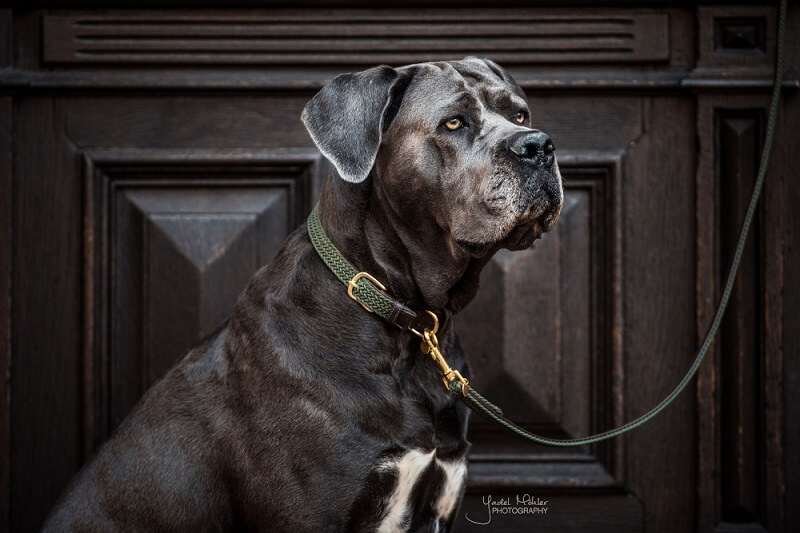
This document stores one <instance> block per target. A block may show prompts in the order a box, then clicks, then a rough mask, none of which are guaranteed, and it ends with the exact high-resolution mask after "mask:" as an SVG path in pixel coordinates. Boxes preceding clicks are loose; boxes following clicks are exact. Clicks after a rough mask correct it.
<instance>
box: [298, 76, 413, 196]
mask: <svg viewBox="0 0 800 533" xmlns="http://www.w3.org/2000/svg"><path fill="white" fill-rule="evenodd" d="M406 79H407V76H401V75H400V74H399V73H398V72H397V71H396V70H395V69H393V68H391V67H388V66H386V65H381V66H379V67H374V68H371V69H369V70H365V71H363V72H357V73H355V74H342V75H341V76H337V77H336V78H334V79H333V81H331V82H330V83H329V84H328V85H326V86H325V87H323V88H322V90H320V91H319V92H318V93H317V94H316V95H315V96H314V98H312V99H311V100H310V101H309V102H308V103H307V104H306V106H305V108H303V113H302V115H301V118H302V120H303V124H305V126H306V129H307V130H308V133H310V134H311V139H313V141H314V143H315V144H316V145H317V148H319V150H320V152H322V154H323V155H324V156H325V157H327V158H328V159H329V160H330V161H331V162H332V163H333V164H334V166H336V170H338V171H339V175H340V176H341V177H342V178H344V179H345V180H346V181H349V182H352V183H360V182H362V181H364V180H365V179H367V176H368V175H369V173H370V171H371V170H372V165H374V164H375V156H376V155H377V153H378V147H379V146H380V144H381V136H382V135H383V133H384V132H385V131H386V129H387V128H388V125H389V122H391V120H392V119H393V118H394V115H396V114H397V110H398V108H399V100H401V99H402V94H398V93H401V92H402V91H399V90H398V89H399V87H400V86H401V85H402V86H403V87H402V89H403V90H404V89H405V87H406V86H407V85H408V83H407V81H402V80H406ZM399 80H400V81H401V82H400V83H398V81H399Z"/></svg>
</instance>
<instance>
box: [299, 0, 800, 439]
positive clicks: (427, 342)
mask: <svg viewBox="0 0 800 533" xmlns="http://www.w3.org/2000/svg"><path fill="white" fill-rule="evenodd" d="M786 4H787V2H786V0H781V3H780V8H779V15H778V45H777V57H776V62H775V83H774V85H773V88H772V99H771V101H770V106H769V118H768V120H767V137H766V139H765V141H764V147H763V149H762V151H761V163H760V164H759V167H758V175H757V177H756V183H755V186H754V187H753V194H752V196H751V198H750V204H749V205H748V207H747V213H746V214H745V217H744V221H743V222H742V229H741V232H740V233H739V241H738V243H737V245H736V251H735V253H734V256H733V262H732V263H731V269H730V271H729V272H728V277H727V279H726V281H725V288H724V289H723V291H722V297H721V298H720V302H719V306H718V307H717V311H716V313H715V314H714V319H713V320H712V321H711V325H710V326H709V328H708V332H707V333H706V336H705V339H704V340H703V343H702V344H701V345H700V349H699V350H698V351H697V355H696V356H695V359H694V362H693V363H692V366H691V367H690V368H689V370H688V372H686V375H685V376H684V377H683V379H682V380H681V381H680V383H678V385H677V386H676V387H675V388H674V389H673V390H672V392H670V393H669V394H668V395H667V397H666V398H664V399H663V400H661V402H659V403H658V405H656V406H655V407H653V408H652V409H651V410H649V411H648V412H647V413H645V414H643V415H642V416H640V417H638V418H636V419H635V420H632V421H630V422H627V423H626V424H623V425H621V426H619V427H617V428H614V429H611V430H609V431H604V432H602V433H598V434H596V435H592V436H589V437H583V438H579V439H549V438H547V437H542V436H540V435H536V434H535V433H531V432H530V431H528V430H526V429H524V428H522V427H520V426H518V425H517V424H515V423H514V422H512V421H511V420H509V419H507V418H506V417H504V416H503V412H502V411H501V410H500V408H499V407H497V406H496V405H494V404H493V403H491V402H489V401H488V400H487V399H486V398H484V397H483V396H481V394H479V393H478V392H477V391H476V390H475V389H474V388H473V387H471V386H470V385H469V384H468V382H467V380H466V379H464V378H463V377H462V376H461V374H460V373H459V372H458V371H457V370H453V369H452V368H450V366H449V365H448V364H447V362H446V361H445V360H444V356H443V355H442V353H441V352H440V351H439V344H438V341H437V339H436V331H437V330H438V327H439V322H438V319H437V318H436V315H435V314H433V313H432V312H431V311H428V312H427V313H428V316H431V315H432V317H433V320H434V323H433V326H432V327H427V326H426V327H423V326H422V324H423V322H425V321H427V322H429V320H427V317H426V315H425V314H423V313H416V312H414V311H412V310H410V309H409V308H408V307H406V306H404V305H403V304H402V303H400V302H398V301H396V300H394V299H393V298H391V296H389V295H388V294H387V293H386V288H385V287H384V286H383V285H382V284H381V283H380V282H379V281H378V280H376V279H375V278H373V277H372V276H370V275H369V274H367V273H366V272H359V271H358V269H357V268H356V267H354V266H353V265H352V263H350V262H349V261H348V260H347V259H345V258H344V257H343V256H342V254H341V253H340V252H339V250H337V249H336V246H334V245H333V243H332V242H331V241H330V239H328V237H327V235H325V231H324V230H323V228H322V224H321V223H320V220H319V213H318V212H317V208H316V207H315V208H314V210H313V211H312V212H311V215H310V216H309V217H308V234H309V236H310V238H311V242H312V244H313V245H314V248H315V249H316V250H317V252H318V253H319V255H320V257H322V260H323V261H325V264H326V265H328V268H330V269H331V271H333V273H334V274H335V275H336V277H337V278H339V280H340V281H341V282H342V283H344V284H345V285H347V286H348V291H347V292H348V295H349V296H350V298H352V299H353V300H356V301H357V302H358V303H359V304H361V305H362V306H363V307H364V308H365V309H366V310H367V311H370V312H374V313H375V314H377V315H379V316H381V317H383V318H384V319H386V320H388V321H389V322H391V323H393V324H395V325H398V326H399V327H401V328H403V329H408V330H410V331H412V332H413V333H414V334H415V335H417V336H418V337H420V338H421V339H422V340H423V342H422V347H421V349H422V351H423V353H425V354H428V355H431V357H432V358H433V359H434V361H436V362H437V363H438V364H439V366H440V368H441V369H442V374H443V380H444V382H445V386H446V387H447V389H448V391H450V394H452V395H453V396H454V397H456V398H459V399H460V400H461V401H463V402H464V403H465V404H466V405H467V406H468V407H469V408H470V409H472V410H473V411H475V412H476V413H478V414H480V415H482V416H484V417H486V418H487V419H489V420H491V421H493V422H495V423H497V424H498V425H500V426H502V427H504V428H506V429H508V430H509V431H511V432H513V433H515V434H516V435H519V436H520V437H523V438H525V439H528V440H530V441H533V442H536V443H538V444H544V445H547V446H562V447H565V446H583V445H586V444H593V443H595V442H600V441H603V440H607V439H610V438H612V437H616V436H618V435H621V434H623V433H625V432H627V431H630V430H632V429H634V428H637V427H639V426H641V425H642V424H644V423H645V422H647V421H649V420H650V419H651V418H653V417H655V416H656V415H657V414H658V413H660V412H661V411H663V410H664V409H665V408H666V407H667V406H668V405H669V404H670V403H672V401H673V400H675V398H677V397H678V395H679V394H680V393H681V392H683V391H684V389H686V386H687V385H688V384H689V382H690V381H691V380H692V378H694V376H695V374H697V370H698V369H699V368H700V365H701V364H702V362H703V359H704V358H705V356H706V354H707V353H708V350H709V348H710V347H711V344H712V342H713V341H714V337H715V336H716V334H717V331H718V330H719V327H720V325H721V323H722V317H723V316H724V315H725V309H726V308H727V307H728V301H729V300H730V297H731V293H732V291H733V284H734V281H735V280H736V273H737V271H738V270H739V263H741V260H742V253H743V252H744V247H745V243H746V242H747V236H748V234H749V233H750V226H751V225H752V222H753V216H754V215H755V211H756V207H757V206H758V199H759V198H760V197H761V190H762V188H763V186H764V180H765V178H766V174H767V167H768V165H769V156H770V153H771V151H772V144H773V142H774V139H775V127H776V123H777V119H778V110H779V108H780V99H781V82H782V81H783V68H784V41H785V36H786Z"/></svg>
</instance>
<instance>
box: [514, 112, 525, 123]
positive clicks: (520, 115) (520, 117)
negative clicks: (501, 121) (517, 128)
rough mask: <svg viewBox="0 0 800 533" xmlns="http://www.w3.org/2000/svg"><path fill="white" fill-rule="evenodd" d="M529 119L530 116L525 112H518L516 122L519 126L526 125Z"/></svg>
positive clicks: (515, 117)
mask: <svg viewBox="0 0 800 533" xmlns="http://www.w3.org/2000/svg"><path fill="white" fill-rule="evenodd" d="M527 118H528V114H527V113H526V112H525V111H517V114H516V115H514V122H516V123H517V124H524V123H525V120H526V119H527Z"/></svg>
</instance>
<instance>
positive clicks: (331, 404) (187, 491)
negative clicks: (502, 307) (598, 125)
mask: <svg viewBox="0 0 800 533" xmlns="http://www.w3.org/2000/svg"><path fill="white" fill-rule="evenodd" d="M301 118H302V120H303V123H304V124H305V126H306V128H307V129H308V131H309V133H310V135H311V138H312V140H313V141H314V143H315V144H316V146H317V147H318V148H319V150H320V151H321V153H322V154H323V155H324V156H325V157H326V158H328V159H329V160H330V161H331V163H332V164H333V166H334V167H335V169H336V173H337V174H338V176H332V177H331V178H330V179H329V180H328V182H326V184H325V185H324V187H323V190H322V192H321V196H320V203H319V208H318V209H319V211H318V212H319V216H320V221H321V223H322V226H323V228H324V230H325V232H326V234H327V235H328V237H329V238H330V240H331V241H332V242H333V243H334V245H335V246H336V248H338V250H339V251H340V252H341V253H342V254H343V255H344V256H345V257H346V258H347V259H348V260H349V261H350V262H352V263H353V264H354V265H356V266H357V267H358V269H360V270H363V271H365V272H368V273H370V274H371V275H372V276H374V277H375V278H377V279H378V280H380V281H381V282H382V283H383V284H384V285H385V287H386V293H387V294H391V295H392V297H393V298H395V299H397V300H398V301H400V302H403V303H404V304H405V305H406V306H408V307H409V308H411V309H414V310H418V312H420V313H424V312H425V310H431V311H433V312H434V313H435V314H436V315H437V317H438V319H439V321H440V323H441V327H440V330H439V333H438V337H439V341H440V346H441V349H442V351H443V352H444V353H445V354H446V355H447V358H448V361H449V362H450V364H451V365H452V366H453V368H454V369H458V370H459V371H460V372H461V373H462V374H463V375H464V376H469V369H468V365H467V360H466V357H465V355H464V353H463V351H462V349H461V347H460V345H459V343H458V338H457V336H456V335H455V333H454V331H453V327H452V320H451V318H452V315H453V313H457V312H458V311H459V310H461V309H462V308H463V307H464V306H465V305H466V304H467V303H469V301H470V300H471V299H472V298H473V297H474V295H475V292H476V290H477V288H478V278H479V274H480V271H481V269H482V268H483V267H484V265H486V263H487V261H489V259H490V258H491V257H492V255H493V254H494V253H495V252H496V251H497V250H499V249H500V248H508V249H511V250H519V249H524V248H529V247H530V246H531V245H532V244H533V242H534V240H535V239H537V238H538V237H540V236H541V235H542V234H543V233H544V232H546V231H549V230H550V229H551V228H552V226H553V224H554V223H555V221H556V219H557V217H558V215H559V213H560V210H561V206H562V204H563V190H562V185H561V176H560V173H559V170H558V164H557V162H556V158H555V154H554V150H555V147H554V145H553V143H552V141H551V140H550V138H549V137H548V136H547V135H546V134H545V133H543V132H541V131H538V130H536V129H532V123H531V120H532V119H531V114H530V110H529V106H528V102H527V100H526V97H525V94H524V92H523V91H522V89H521V88H520V87H519V85H518V84H517V83H516V82H515V81H514V80H513V78H512V77H511V76H510V75H509V74H508V72H506V71H505V70H504V69H503V68H501V67H500V66H498V65H497V64H495V63H494V62H492V61H490V60H487V59H477V58H466V59H463V60H458V61H442V62H432V63H420V64H414V65H408V66H404V67H401V68H391V67H388V66H379V67H375V68H370V69H368V70H365V71H362V72H358V73H353V74H344V75H341V76H338V77H336V78H335V79H333V80H332V81H331V82H330V83H329V84H328V85H326V86H325V87H323V88H322V89H321V90H320V91H319V92H318V93H317V94H316V95H315V96H314V97H313V98H312V99H311V100H310V101H309V102H308V104H307V105H306V106H305V108H304V110H303V113H302V117H301ZM467 419H468V412H467V408H466V407H465V406H464V405H463V404H462V403H461V402H459V401H458V400H456V399H455V398H454V397H453V396H451V395H450V394H449V393H448V392H447V390H445V388H444V387H443V386H442V381H441V373H440V371H439V369H438V368H437V367H436V365H435V364H433V363H432V362H431V361H430V359H429V357H427V356H424V355H422V354H421V353H420V341H419V338H418V337H416V336H415V335H413V334H411V333H410V332H409V331H408V330H403V329H400V328H398V327H395V326H394V325H392V324H390V323H388V322H386V321H385V320H383V319H382V318H381V317H380V316H377V315H376V314H374V313H369V312H368V311H367V310H365V309H363V308H362V306H360V305H358V303H357V302H354V301H353V300H352V299H351V298H349V297H348V295H347V290H346V287H345V286H344V285H342V283H341V282H340V281H339V280H337V279H336V277H335V276H334V275H333V273H332V272H331V271H330V270H329V269H328V267H327V266H326V265H325V263H324V262H323V260H322V259H321V258H320V255H319V254H318V253H317V251H316V250H315V249H314V247H313V246H312V243H311V242H310V240H309V233H308V230H307V227H306V226H305V225H303V226H301V227H299V228H298V229H297V230H295V231H294V232H293V233H292V234H291V235H290V236H289V237H288V238H287V240H286V242H285V243H284V244H283V246H282V248H281V249H280V251H279V252H278V254H277V256H276V257H275V258H274V260H273V261H272V262H271V263H270V264H269V265H267V266H265V267H263V268H262V269H260V270H259V271H258V272H257V273H256V274H255V275H254V277H253V278H252V279H251V280H250V282H249V284H248V285H247V287H246V288H245V289H244V291H243V293H242V294H241V295H240V297H239V299H238V301H237V303H236V305H235V307H234V309H233V312H232V314H231V316H230V318H229V319H228V321H227V322H226V323H225V324H224V325H223V326H221V327H220V328H219V329H218V330H217V331H216V332H214V333H213V334H211V335H210V336H209V337H207V338H206V339H205V340H204V341H202V343H201V344H200V345H199V346H197V347H196V348H194V349H192V350H190V351H189V352H188V353H187V354H186V355H185V356H184V357H183V358H182V359H181V361H180V362H179V363H178V364H177V366H175V367H174V368H173V369H172V370H170V371H169V372H168V373H167V375H166V376H165V377H164V378H163V379H162V380H161V381H159V382H158V383H157V384H156V385H154V386H153V387H152V388H151V389H150V390H149V391H148V392H147V393H146V394H145V395H144V397H143V398H142V399H141V401H140V402H139V403H138V405H137V406H136V407H135V408H134V410H133V412H132V413H131V414H130V415H129V416H128V418H127V419H126V420H125V421H124V422H123V423H122V424H121V426H120V427H119V429H118V430H117V431H116V432H115V434H114V435H113V436H112V438H111V439H110V440H109V441H108V442H107V443H106V444H105V445H104V446H102V448H101V449H100V450H99V451H98V452H97V454H96V456H95V457H94V458H93V459H92V460H91V461H90V462H89V463H88V464H87V465H86V466H85V467H84V468H83V469H82V470H81V471H80V472H79V474H78V475H77V476H76V478H75V479H73V480H72V482H71V483H70V485H69V486H68V488H67V489H66V491H65V493H64V494H63V495H62V497H61V499H60V500H59V502H58V503H57V504H56V506H55V508H54V510H53V511H52V513H51V515H50V516H49V518H48V520H47V522H46V523H45V526H44V530H45V531H228V530H261V531H273V532H284V531H285V532H291V533H297V532H305V531H309V532H312V531H313V532H318V531H378V532H394V531H449V530H450V529H451V528H452V525H453V522H454V519H455V516H456V513H457V510H458V508H459V505H460V501H461V499H462V497H463V494H464V490H465V480H466V454H467V450H468V448H469V442H468V440H467V434H466V429H467Z"/></svg>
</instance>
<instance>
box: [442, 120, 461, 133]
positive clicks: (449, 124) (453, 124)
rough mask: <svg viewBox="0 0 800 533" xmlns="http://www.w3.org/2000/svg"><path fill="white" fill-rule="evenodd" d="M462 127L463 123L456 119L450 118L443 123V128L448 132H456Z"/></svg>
mask: <svg viewBox="0 0 800 533" xmlns="http://www.w3.org/2000/svg"><path fill="white" fill-rule="evenodd" d="M463 126H464V121H463V120H461V119H460V118H458V117H451V118H448V119H447V120H445V121H444V127H445V128H447V129H448V130H450V131H456V130H457V129H459V128H461V127H463Z"/></svg>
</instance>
